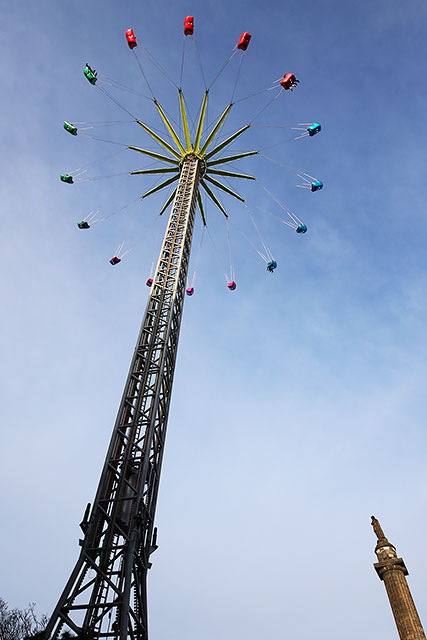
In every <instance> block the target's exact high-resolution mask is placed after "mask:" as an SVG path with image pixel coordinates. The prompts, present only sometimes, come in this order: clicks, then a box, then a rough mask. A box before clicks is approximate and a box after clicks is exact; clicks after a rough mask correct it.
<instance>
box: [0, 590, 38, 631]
mask: <svg viewBox="0 0 427 640" xmlns="http://www.w3.org/2000/svg"><path fill="white" fill-rule="evenodd" d="M34 608H35V604H34V603H32V604H29V605H28V608H27V609H9V607H8V604H7V602H5V601H4V600H3V598H0V640H26V639H29V638H33V637H37V636H39V637H40V638H42V636H43V630H44V628H45V627H46V625H47V622H48V618H47V616H44V615H43V616H41V617H40V618H37V616H36V614H35V611H34Z"/></svg>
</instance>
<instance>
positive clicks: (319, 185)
mask: <svg viewBox="0 0 427 640" xmlns="http://www.w3.org/2000/svg"><path fill="white" fill-rule="evenodd" d="M320 189H323V182H322V181H321V180H314V182H312V183H311V185H310V190H311V191H320Z"/></svg>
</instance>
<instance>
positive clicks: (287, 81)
mask: <svg viewBox="0 0 427 640" xmlns="http://www.w3.org/2000/svg"><path fill="white" fill-rule="evenodd" d="M298 82H299V80H297V79H296V78H295V75H294V74H293V73H285V75H284V76H283V78H282V79H281V81H280V84H281V85H282V87H283V88H284V89H286V91H288V90H289V89H290V90H291V91H292V89H293V88H294V87H296V86H297V84H298Z"/></svg>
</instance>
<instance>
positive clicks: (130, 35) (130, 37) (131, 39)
mask: <svg viewBox="0 0 427 640" xmlns="http://www.w3.org/2000/svg"><path fill="white" fill-rule="evenodd" d="M126 40H127V41H128V47H129V49H133V48H134V47H137V46H138V45H137V43H136V38H135V34H134V32H133V29H128V30H127V31H126Z"/></svg>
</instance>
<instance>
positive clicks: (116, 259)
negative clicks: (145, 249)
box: [110, 256, 122, 265]
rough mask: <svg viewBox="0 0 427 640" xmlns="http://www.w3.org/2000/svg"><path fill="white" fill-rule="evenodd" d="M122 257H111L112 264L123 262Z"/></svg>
mask: <svg viewBox="0 0 427 640" xmlns="http://www.w3.org/2000/svg"><path fill="white" fill-rule="evenodd" d="M121 261H122V259H121V258H118V257H117V256H114V258H111V260H110V264H112V265H115V264H119V262H121Z"/></svg>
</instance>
